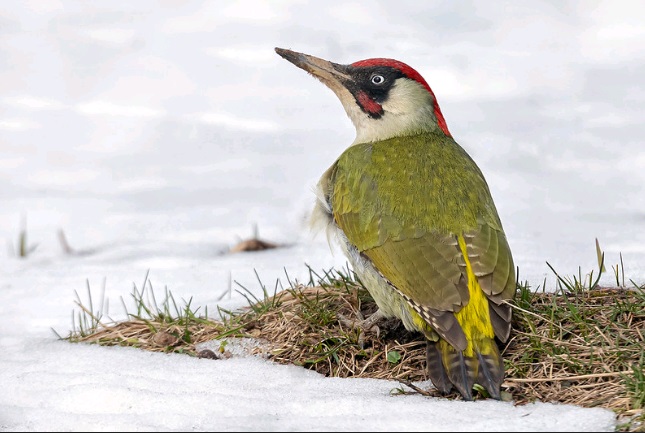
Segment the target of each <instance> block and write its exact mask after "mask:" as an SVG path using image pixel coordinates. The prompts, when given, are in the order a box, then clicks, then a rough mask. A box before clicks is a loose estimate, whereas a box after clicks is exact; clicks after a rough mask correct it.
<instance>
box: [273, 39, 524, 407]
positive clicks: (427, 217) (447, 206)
mask: <svg viewBox="0 0 645 433" xmlns="http://www.w3.org/2000/svg"><path fill="white" fill-rule="evenodd" d="M276 52H277V53H278V54H279V55H280V56H282V57H284V58H285V59H286V60H288V61H290V62H291V63H293V64H294V65H296V66H298V67H299V68H302V69H304V70H305V71H307V72H309V73H310V74H312V75H313V76H314V77H316V78H318V79H319V80H320V81H322V82H323V83H324V84H325V85H327V87H329V88H330V89H331V90H332V91H333V92H334V93H335V94H336V96H337V97H338V98H339V99H340V102H341V103H342V104H343V107H344V108H345V111H346V112H347V115H348V116H349V118H350V119H351V120H352V123H353V124H354V126H355V127H356V139H355V140H354V142H353V143H352V145H351V146H349V148H347V149H346V150H345V151H344V152H343V153H342V154H341V155H340V157H339V158H338V159H337V160H336V161H335V162H334V163H333V164H332V166H331V167H330V168H329V169H328V170H327V171H326V172H325V173H324V174H323V175H322V177H321V179H320V181H319V183H318V200H317V202H316V206H315V208H314V212H313V217H312V219H313V222H314V223H315V222H319V223H323V224H324V225H325V226H326V227H327V229H328V234H330V232H331V234H332V235H334V236H336V237H337V238H338V240H339V241H340V245H341V247H342V249H343V251H344V253H345V254H346V255H347V257H348V259H349V261H350V263H351V264H352V266H353V268H354V271H355V272H356V274H357V275H358V276H359V278H360V279H361V281H362V282H363V284H364V285H365V287H366V288H367V290H368V291H369V292H370V294H371V295H372V297H373V298H374V300H375V301H376V303H377V305H378V307H379V314H376V315H374V316H373V317H371V318H370V319H373V318H379V317H384V316H385V317H392V316H396V317H398V318H400V319H401V321H402V322H403V324H404V326H405V327H406V328H407V329H408V330H410V331H419V332H421V333H423V335H424V336H425V337H426V339H427V351H426V353H427V371H428V376H429V377H430V379H431V380H432V383H433V384H434V386H435V387H436V388H437V389H438V390H439V391H440V392H442V393H444V394H446V393H448V392H450V391H451V389H452V387H453V386H454V387H455V388H456V389H457V390H458V391H459V392H460V393H461V395H462V396H463V398H464V399H465V400H472V398H473V385H474V384H476V383H477V384H479V385H481V386H483V387H484V388H485V389H486V390H487V391H488V393H489V395H490V396H491V397H493V398H496V399H500V398H501V397H500V394H501V389H500V387H501V384H502V382H503V380H504V364H503V360H502V357H501V355H500V352H499V348H498V346H497V342H496V341H495V337H497V338H498V339H499V340H500V341H502V342H505V341H506V340H507V339H508V337H509V333H510V330H511V308H510V305H509V304H508V303H507V302H506V301H508V300H510V299H512V298H513V297H514V296H515V290H516V280H515V268H514V265H513V258H512V255H511V250H510V248H509V245H508V242H507V240H506V235H505V234H504V230H503V228H502V224H501V222H500V218H499V216H498V214H497V210H496V208H495V204H494V203H493V199H492V196H491V193H490V191H489V188H488V185H487V183H486V180H485V179H484V176H483V174H482V172H481V171H480V169H479V168H478V167H477V165H476V164H475V162H474V161H473V160H472V159H471V158H470V156H469V155H468V154H467V153H466V151H465V150H464V149H463V148H462V147H461V146H459V144H457V142H456V141H455V140H454V139H453V138H452V135H451V134H450V132H449V131H448V127H447V126H446V121H445V120H444V117H443V115H442V114H441V110H440V109H439V105H438V104H437V100H436V98H435V95H434V93H433V92H432V90H431V89H430V86H428V83H426V81H425V80H424V79H423V77H422V76H421V75H420V74H419V73H418V72H417V71H415V70H414V69H412V68H411V67H410V66H408V65H406V64H405V63H402V62H400V61H397V60H392V59H383V58H377V59H368V60H361V61H358V62H355V63H352V64H350V65H341V64H337V63H332V62H329V61H327V60H323V59H320V58H317V57H314V56H310V55H307V54H302V53H297V52H294V51H291V50H287V49H282V48H276ZM370 319H368V321H369V320H370Z"/></svg>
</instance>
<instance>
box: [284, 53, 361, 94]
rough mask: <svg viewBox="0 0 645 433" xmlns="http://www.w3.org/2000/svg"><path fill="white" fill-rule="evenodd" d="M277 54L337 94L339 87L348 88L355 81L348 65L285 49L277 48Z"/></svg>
mask: <svg viewBox="0 0 645 433" xmlns="http://www.w3.org/2000/svg"><path fill="white" fill-rule="evenodd" d="M275 52H276V53H278V54H279V55H280V56H282V57H283V58H285V59H286V60H288V61H290V62H291V63H293V64H294V65H296V66H297V67H299V68H300V69H304V70H305V71H307V72H309V73H310V74H311V75H313V76H314V77H316V78H318V79H319V80H320V81H322V82H323V83H324V84H325V85H327V86H328V87H329V88H331V89H332V90H334V91H335V92H336V91H337V90H338V89H337V87H347V83H348V82H350V81H353V79H352V77H351V76H350V75H349V74H348V73H347V70H348V66H347V65H339V64H338V63H333V62H330V61H327V60H324V59H320V58H318V57H315V56H310V55H309V54H303V53H298V52H296V51H291V50H287V49H285V48H276V49H275Z"/></svg>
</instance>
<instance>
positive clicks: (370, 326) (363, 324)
mask: <svg viewBox="0 0 645 433" xmlns="http://www.w3.org/2000/svg"><path fill="white" fill-rule="evenodd" d="M383 318H385V315H384V314H383V313H382V312H381V310H376V312H375V313H373V314H372V315H371V316H370V317H368V318H367V319H365V318H364V317H363V315H362V314H361V312H360V311H359V312H357V314H356V319H350V318H348V317H345V316H343V315H342V314H339V315H338V321H339V322H340V323H341V325H344V326H347V327H349V328H352V329H354V328H358V329H359V330H360V333H359V334H358V344H359V345H360V347H361V349H363V348H364V345H365V334H366V333H367V332H373V333H375V334H376V337H378V336H379V335H380V334H381V329H380V328H379V327H378V325H377V324H376V323H377V322H378V321H379V320H381V319H383Z"/></svg>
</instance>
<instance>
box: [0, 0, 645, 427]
mask: <svg viewBox="0 0 645 433" xmlns="http://www.w3.org/2000/svg"><path fill="white" fill-rule="evenodd" d="M644 9H645V5H644V4H643V3H642V2H637V1H618V2H609V1H598V2H593V3H591V2H576V1H566V2H555V3H553V2H546V1H542V2H531V3H530V4H523V3H508V2H495V3H492V2H488V1H469V2H441V3H439V2H436V3H427V2H425V3H423V2H415V1H398V2H386V1H383V2H371V3H369V4H367V3H365V4H363V3H360V4H359V3H358V2H341V1H328V2H324V4H323V3H320V4H308V3H306V2H297V1H284V2H271V3H269V2H263V1H246V2H207V1H197V0H187V1H183V2H174V1H165V2H153V1H145V0H142V1H137V2H128V1H123V0H115V1H109V2H107V1H106V2H89V3H88V2H82V1H71V0H61V1H49V0H47V1H45V0H42V1H40V0H29V1H22V0H21V1H18V0H10V1H7V2H5V3H3V7H2V10H1V11H0V66H1V67H0V90H1V92H0V237H1V238H2V239H4V240H5V242H6V244H7V248H6V249H5V253H4V254H0V347H1V348H2V351H0V383H1V384H2V385H3V391H2V392H0V430H2V431H25V430H27V431H53V430H69V431H95V430H105V431H121V430H135V431H141V430H198V431H205V430H221V431H228V430H247V431H253V430H321V431H323V430H325V431H329V430H354V431H363V430H372V431H374V430H378V431H402V430H426V431H429V430H434V431H436V430H442V431H444V430H451V431H454V430H473V431H574V430H575V431H611V430H613V429H614V428H615V419H614V414H613V413H612V412H610V411H608V410H604V409H600V408H594V409H584V408H579V407H576V406H571V405H560V404H547V403H536V404H529V405H524V406H514V405H513V404H511V403H502V402H496V401H478V402H474V403H473V402H463V401H450V400H446V399H431V398H426V397H422V396H419V395H396V393H393V392H392V390H395V389H397V388H398V387H399V386H400V385H399V384H398V383H393V382H388V381H381V380H367V379H330V378H324V377H322V376H320V375H318V374H316V373H314V372H311V371H307V370H305V369H302V368H299V367H295V366H280V365H274V364H272V363H271V362H269V361H267V360H263V359H256V358H248V357H234V358H231V359H228V360H215V361H214V360H209V359H195V358H190V357H187V356H183V355H166V354H153V353H148V352H144V351H141V350H137V349H131V348H108V347H98V346H88V345H84V344H70V343H67V342H65V341H60V340H58V339H57V338H56V336H55V334H54V333H53V332H52V328H53V329H54V330H56V331H57V332H58V333H60V334H63V335H67V333H68V332H69V330H70V329H71V326H72V323H71V313H72V311H73V310H75V311H77V307H76V306H75V304H74V300H75V292H78V293H79V296H80V297H81V299H82V300H83V301H84V302H85V301H87V296H88V295H87V289H86V287H87V285H89V287H90V290H91V292H92V296H93V298H94V300H95V301H96V299H98V298H99V297H100V293H101V290H102V288H103V287H105V299H106V300H107V302H109V315H110V317H112V318H113V319H115V320H122V319H124V318H125V313H124V312H123V309H122V308H121V305H120V298H124V299H125V301H126V302H129V297H130V293H131V290H132V286H133V285H137V286H138V287H140V285H141V283H142V282H143V279H144V277H145V275H146V273H147V272H149V273H150V281H151V282H152V284H153V287H154V288H155V291H157V292H161V291H162V290H163V289H164V288H168V289H169V290H170V291H172V293H173V295H174V296H175V298H176V299H184V300H188V299H192V305H193V306H200V307H203V308H206V307H208V311H209V312H212V311H215V310H216V306H217V305H218V303H219V305H222V306H224V307H226V308H237V307H240V306H242V305H244V303H245V300H244V298H242V296H240V295H239V294H238V293H237V292H236V291H235V290H233V291H232V292H231V295H230V297H229V295H228V292H229V286H230V284H232V286H233V288H235V287H237V285H236V282H237V283H239V284H240V285H242V286H244V287H246V288H247V289H249V290H251V291H254V292H255V293H260V291H261V288H260V283H259V282H258V281H257V277H256V272H257V274H258V276H259V278H260V280H261V281H262V283H263V284H266V286H267V287H268V288H270V289H272V288H273V286H274V284H275V282H276V280H278V279H280V280H281V281H282V282H286V276H285V274H286V273H288V275H289V277H290V278H291V279H292V280H293V279H297V280H299V281H303V282H306V281H308V280H309V273H308V268H307V265H309V266H311V268H312V269H313V270H315V271H319V272H322V271H323V270H327V269H330V268H331V267H336V268H342V267H344V266H345V265H346V261H345V259H344V257H342V254H341V253H340V251H339V250H337V249H335V248H334V249H332V250H330V248H329V246H328V245H327V243H326V239H325V237H324V236H318V237H313V236H312V234H311V233H310V232H309V230H308V228H307V225H306V219H307V216H308V212H309V210H310V209H311V206H312V203H313V200H314V196H313V192H312V189H313V186H314V185H315V183H316V181H317V179H318V177H319V176H320V174H321V173H322V172H323V171H324V170H325V169H326V168H327V167H328V166H329V165H330V164H331V163H332V162H333V160H334V158H335V157H336V156H337V155H338V154H339V153H340V152H342V150H343V149H344V148H345V147H346V146H347V145H348V144H349V143H350V142H351V141H352V139H353V137H354V131H353V128H352V126H351V124H350V122H349V120H348V119H347V117H346V115H345V113H344V112H343V110H342V107H341V106H340V104H339V103H338V101H337V100H336V98H335V97H334V95H333V94H332V93H331V92H330V91H329V90H328V89H326V88H325V87H324V86H323V85H321V84H320V83H318V82H317V81H316V80H314V79H312V78H311V77H310V76H308V75H307V74H305V73H303V71H301V70H299V69H297V68H295V67H294V66H293V65H291V64H289V63H288V62H286V61H284V60H283V59H281V58H280V57H279V56H277V55H276V54H275V53H274V52H273V49H274V47H276V46H278V47H284V48H291V49H294V50H297V51H302V52H306V53H309V54H313V55H316V56H319V57H323V58H327V59H330V60H332V61H335V62H340V63H349V62H353V61H356V60H359V59H363V58H368V57H393V58H397V59H399V60H402V61H404V62H406V63H408V64H410V65H412V66H413V67H414V68H415V69H417V70H419V72H420V73H421V74H422V75H423V76H424V77H425V78H426V80H427V81H428V82H429V84H430V85H431V86H432V87H433V90H434V92H435V94H436V95H437V98H438V100H439V103H440V104H441V107H442V111H443V114H444V116H445V117H446V120H447V122H448V126H449V128H450V130H451V132H452V133H453V135H454V136H455V138H456V139H457V140H458V141H459V142H460V143H461V144H462V145H463V146H464V147H465V148H466V149H467V150H468V152H469V153H470V154H471V155H472V156H473V158H474V159H475V160H476V161H477V163H478V164H479V166H480V167H481V169H482V171H483V172H484V174H485V175H486V178H487V180H488V183H489V185H490V188H491V191H492V193H493V196H494V198H495V202H496V204H497V207H498V210H499V213H500V216H501V218H502V221H503V223H504V227H505V230H506V233H507V236H508V238H509V242H510V245H511V247H512V249H513V252H514V256H515V261H516V264H517V265H518V266H519V269H520V279H521V280H523V281H524V280H527V281H529V283H530V284H531V286H533V287H537V286H540V287H542V285H543V284H546V286H547V288H552V287H553V285H554V281H555V278H554V276H553V273H552V272H551V270H550V269H549V268H548V266H547V264H546V262H548V263H549V264H551V265H552V266H553V267H554V268H555V269H556V270H557V271H558V272H559V273H561V274H563V275H571V274H574V273H575V274H577V272H578V267H580V269H581V272H582V274H583V276H584V275H585V274H586V273H588V272H589V271H591V270H595V269H597V264H596V252H595V239H596V238H598V240H599V242H600V246H601V248H602V249H603V250H604V251H605V254H606V266H607V268H608V270H609V272H608V273H607V274H606V275H605V276H604V277H603V282H604V283H607V284H611V283H612V282H615V279H614V278H613V275H612V272H611V266H616V265H617V264H618V263H620V257H621V256H620V255H621V254H622V258H623V260H624V267H625V274H626V277H627V278H632V279H634V280H635V281H636V282H641V283H642V282H643V281H645V267H644V266H643V263H645V230H644V228H645V227H644V226H645V196H644V195H643V194H642V185H643V183H644V182H645V151H644V149H645V148H644V147H643V136H644V133H645V124H644V123H643V122H642V119H643V115H644V114H645V111H644V107H645V104H644V101H645V92H644V91H643V88H644V87H643V76H644V75H643V73H642V71H643V67H644V66H645V57H644V56H643V51H642V46H643V44H644V43H645V31H644V27H643V25H642V23H641V20H640V17H642V15H643V12H644ZM23 219H24V220H25V221H26V227H27V229H28V242H29V244H30V245H37V248H36V250H35V251H34V253H33V254H32V255H31V256H30V257H29V258H27V259H18V258H16V257H15V250H16V248H17V239H18V233H19V231H20V227H21V220H23ZM254 225H257V227H258V229H259V234H260V237H261V238H263V239H267V240H270V241H273V242H279V243H282V244H285V245H286V247H285V248H279V249H275V250H268V251H263V252H256V253H237V254H226V253H225V252H226V251H227V249H228V248H229V247H231V246H232V245H234V244H235V243H236V242H237V241H238V240H239V239H244V238H248V237H250V236H251V235H252V232H253V227H254ZM59 229H62V230H64V233H65V235H66V237H67V239H68V241H69V243H70V245H71V246H72V248H73V249H75V250H76V251H78V252H79V253H80V252H84V253H86V254H79V255H74V256H70V255H66V254H64V253H63V251H62V249H61V246H60V244H59V240H58V234H57V233H58V230H59ZM596 272H597V271H596ZM596 272H595V273H596ZM229 282H232V283H229ZM222 295H223V299H222V300H221V301H218V300H219V299H220V298H222Z"/></svg>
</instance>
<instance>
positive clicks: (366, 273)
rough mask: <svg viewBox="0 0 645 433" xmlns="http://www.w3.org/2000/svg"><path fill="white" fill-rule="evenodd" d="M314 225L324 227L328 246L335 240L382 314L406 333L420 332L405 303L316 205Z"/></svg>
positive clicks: (323, 207)
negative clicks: (403, 327) (398, 323)
mask: <svg viewBox="0 0 645 433" xmlns="http://www.w3.org/2000/svg"><path fill="white" fill-rule="evenodd" d="M313 221H314V223H315V225H318V226H319V227H320V226H323V227H324V228H325V229H326V232H327V239H328V241H329V242H330V243H331V239H332V238H335V239H336V240H337V242H338V244H339V245H340V247H341V249H342V251H343V253H344V254H345V256H346V257H347V258H348V260H349V262H350V264H351V265H352V268H353V269H354V272H355V273H356V275H357V276H358V278H360V280H361V282H362V283H363V285H364V286H365V288H366V289H367V291H368V292H369V293H370V295H372V298H374V301H375V302H376V305H378V307H379V309H380V310H381V313H383V315H384V316H386V317H398V318H399V319H401V321H402V322H403V325H404V326H405V328H406V329H408V330H409V331H421V329H420V328H419V327H418V325H417V324H415V322H414V319H413V316H412V314H413V310H412V308H411V307H410V305H409V304H408V302H407V301H406V300H405V299H404V298H403V296H401V295H400V294H399V293H398V292H397V291H396V290H394V289H393V288H392V287H391V285H390V283H389V282H388V281H387V280H386V279H385V278H384V277H383V276H382V275H381V273H380V272H379V271H378V270H377V269H376V268H375V267H374V265H373V264H372V262H371V261H370V260H369V259H368V258H366V257H364V256H362V255H361V254H360V252H359V251H358V250H357V249H356V247H355V246H354V245H352V243H351V242H349V240H348V239H347V237H346V236H345V233H343V231H342V230H341V229H340V227H338V226H337V225H336V223H335V222H334V220H333V217H332V215H331V214H330V213H328V212H327V207H326V206H324V205H323V204H321V203H318V204H317V205H316V209H315V210H314V220H313ZM330 246H331V245H330Z"/></svg>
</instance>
